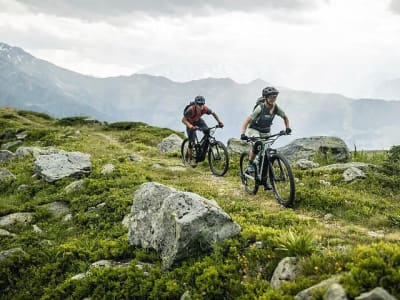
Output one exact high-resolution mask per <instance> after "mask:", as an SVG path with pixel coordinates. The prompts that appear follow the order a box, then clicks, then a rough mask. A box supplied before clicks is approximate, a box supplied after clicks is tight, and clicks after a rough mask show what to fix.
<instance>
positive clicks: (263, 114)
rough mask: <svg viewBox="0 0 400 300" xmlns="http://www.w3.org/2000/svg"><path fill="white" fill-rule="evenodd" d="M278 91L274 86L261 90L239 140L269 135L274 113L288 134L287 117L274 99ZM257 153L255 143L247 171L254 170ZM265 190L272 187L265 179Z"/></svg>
mask: <svg viewBox="0 0 400 300" xmlns="http://www.w3.org/2000/svg"><path fill="white" fill-rule="evenodd" d="M278 94H279V91H278V90H277V89H276V88H274V87H266V88H264V89H263V90H262V97H260V98H259V99H258V100H257V105H256V107H255V108H254V110H253V112H252V113H251V114H250V115H249V116H248V117H247V118H246V119H245V120H244V122H243V125H242V134H241V135H240V139H241V140H247V139H248V137H261V138H266V137H268V136H269V135H270V131H271V125H272V121H273V119H274V117H275V115H278V116H280V117H281V118H282V119H283V121H284V123H285V127H286V134H290V133H291V132H292V130H291V129H290V127H289V119H288V117H287V115H286V114H285V112H284V111H283V110H282V109H281V108H280V107H278V105H277V104H276V99H277V97H278ZM256 154H257V149H255V145H253V147H251V148H250V151H249V164H248V166H247V172H249V173H252V172H254V171H255V165H254V158H255V156H256ZM262 184H263V185H264V189H265V190H270V189H272V187H271V185H270V184H269V183H268V182H267V181H266V179H265V182H262Z"/></svg>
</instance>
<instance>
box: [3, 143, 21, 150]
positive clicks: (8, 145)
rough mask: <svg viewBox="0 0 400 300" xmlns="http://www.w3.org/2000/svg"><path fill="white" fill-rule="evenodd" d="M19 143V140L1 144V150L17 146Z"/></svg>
mask: <svg viewBox="0 0 400 300" xmlns="http://www.w3.org/2000/svg"><path fill="white" fill-rule="evenodd" d="M21 144H22V142H21V141H14V142H9V143H6V144H3V145H1V150H8V149H10V148H12V147H14V146H19V145H21Z"/></svg>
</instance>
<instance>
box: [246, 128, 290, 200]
mask: <svg viewBox="0 0 400 300" xmlns="http://www.w3.org/2000/svg"><path fill="white" fill-rule="evenodd" d="M282 135H286V133H285V131H281V132H279V133H277V134H274V135H270V136H269V137H267V138H256V137H251V138H248V140H247V142H249V143H251V144H252V145H253V143H254V147H255V148H256V149H257V150H258V151H257V152H258V153H257V155H256V158H255V159H254V163H255V168H254V169H255V170H254V172H251V173H249V172H248V171H247V165H248V162H249V153H248V152H243V153H242V154H241V155H240V178H241V179H242V182H243V184H244V187H245V190H246V191H247V192H248V193H249V194H253V195H255V194H256V193H257V191H258V188H259V186H260V185H261V184H265V182H266V180H267V176H268V178H269V182H270V183H271V186H272V191H273V193H274V196H275V198H276V200H278V202H279V203H280V204H282V205H283V206H284V207H291V206H292V205H293V201H294V195H295V184H294V176H293V172H292V169H291V167H290V164H289V162H288V161H287V159H286V158H285V157H284V156H283V155H282V154H280V153H278V152H277V150H275V149H272V148H271V146H272V144H273V143H274V142H275V141H276V140H277V139H278V138H279V137H281V136H282Z"/></svg>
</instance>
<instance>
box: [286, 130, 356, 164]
mask: <svg viewBox="0 0 400 300" xmlns="http://www.w3.org/2000/svg"><path fill="white" fill-rule="evenodd" d="M278 151H279V152H280V153H282V154H283V155H284V156H285V157H286V158H287V159H288V160H289V161H290V162H294V161H296V160H299V159H302V158H303V159H307V160H312V158H313V156H314V155H315V154H316V153H317V152H320V153H322V154H323V155H327V154H328V153H330V154H331V156H330V158H331V159H332V160H333V161H338V162H340V161H346V160H347V159H348V158H349V149H348V147H347V145H346V144H345V142H344V141H343V140H342V139H340V138H338V137H331V136H313V137H308V138H301V139H297V140H294V141H293V142H291V143H290V144H288V145H286V146H284V147H281V148H279V149H278Z"/></svg>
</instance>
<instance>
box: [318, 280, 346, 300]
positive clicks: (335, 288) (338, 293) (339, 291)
mask: <svg viewBox="0 0 400 300" xmlns="http://www.w3.org/2000/svg"><path fill="white" fill-rule="evenodd" d="M347 299H348V298H347V295H346V292H345V291H344V289H343V287H342V286H341V285H340V284H338V283H334V284H332V285H331V286H330V287H329V289H328V290H327V291H326V293H325V295H324V297H323V300H347Z"/></svg>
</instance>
